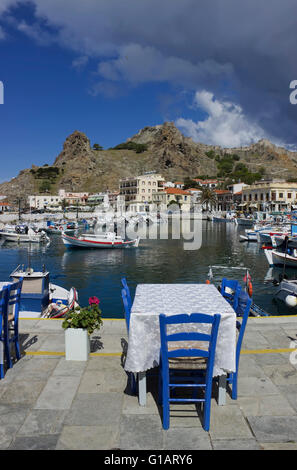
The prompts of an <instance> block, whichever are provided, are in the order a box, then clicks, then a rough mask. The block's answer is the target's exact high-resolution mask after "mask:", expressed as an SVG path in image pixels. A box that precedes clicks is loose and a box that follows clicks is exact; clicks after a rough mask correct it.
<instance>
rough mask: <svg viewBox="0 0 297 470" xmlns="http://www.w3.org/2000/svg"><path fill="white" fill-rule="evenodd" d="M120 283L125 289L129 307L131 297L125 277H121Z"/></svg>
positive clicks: (130, 305)
mask: <svg viewBox="0 0 297 470" xmlns="http://www.w3.org/2000/svg"><path fill="white" fill-rule="evenodd" d="M121 283H122V286H123V288H124V289H125V291H126V294H127V301H128V305H129V308H130V309H131V307H132V298H131V294H130V289H129V286H128V284H127V279H126V278H125V277H122V279H121Z"/></svg>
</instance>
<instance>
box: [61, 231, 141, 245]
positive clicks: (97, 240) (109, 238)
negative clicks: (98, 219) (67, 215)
mask: <svg viewBox="0 0 297 470" xmlns="http://www.w3.org/2000/svg"><path fill="white" fill-rule="evenodd" d="M62 240H63V243H64V245H65V246H67V248H126V247H129V246H131V247H138V245H139V237H137V238H136V239H134V240H124V239H123V238H122V237H121V236H118V235H116V234H115V233H114V232H103V233H100V234H91V233H85V234H81V235H80V236H78V237H74V236H70V235H67V234H66V233H64V232H63V233H62Z"/></svg>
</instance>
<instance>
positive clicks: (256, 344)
mask: <svg viewBox="0 0 297 470" xmlns="http://www.w3.org/2000/svg"><path fill="white" fill-rule="evenodd" d="M268 347H269V342H268V341H267V339H266V338H264V336H263V335H262V334H261V333H260V332H259V331H252V332H250V331H249V330H248V329H247V330H246V331H245V335H244V338H243V342H242V348H243V349H264V348H265V349H266V348H268Z"/></svg>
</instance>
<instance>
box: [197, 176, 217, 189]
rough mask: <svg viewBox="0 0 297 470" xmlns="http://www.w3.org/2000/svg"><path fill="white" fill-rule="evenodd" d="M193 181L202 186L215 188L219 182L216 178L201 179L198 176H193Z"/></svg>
mask: <svg viewBox="0 0 297 470" xmlns="http://www.w3.org/2000/svg"><path fill="white" fill-rule="evenodd" d="M193 181H195V183H197V184H198V185H199V186H201V187H202V188H209V189H215V188H216V187H217V186H218V185H219V184H220V182H219V180H217V179H208V180H202V179H200V178H194V179H193Z"/></svg>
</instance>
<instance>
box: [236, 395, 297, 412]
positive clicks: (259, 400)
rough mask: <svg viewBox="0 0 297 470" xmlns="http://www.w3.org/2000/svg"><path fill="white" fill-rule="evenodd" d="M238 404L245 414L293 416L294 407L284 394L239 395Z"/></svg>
mask: <svg viewBox="0 0 297 470" xmlns="http://www.w3.org/2000/svg"><path fill="white" fill-rule="evenodd" d="M237 404H238V405H239V407H240V409H241V410H242V412H243V413H244V415H245V416H292V415H294V414H295V411H294V409H293V408H292V407H291V405H290V404H289V401H288V400H287V399H286V398H285V397H284V396H283V395H267V396H263V397H255V396H252V397H239V398H238V400H237Z"/></svg>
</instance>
